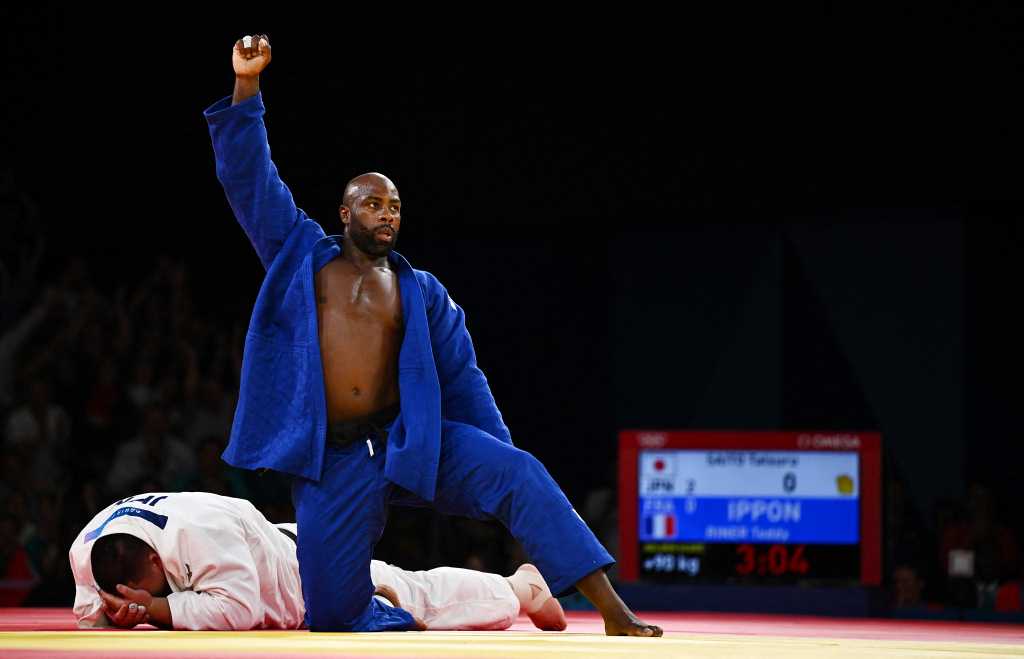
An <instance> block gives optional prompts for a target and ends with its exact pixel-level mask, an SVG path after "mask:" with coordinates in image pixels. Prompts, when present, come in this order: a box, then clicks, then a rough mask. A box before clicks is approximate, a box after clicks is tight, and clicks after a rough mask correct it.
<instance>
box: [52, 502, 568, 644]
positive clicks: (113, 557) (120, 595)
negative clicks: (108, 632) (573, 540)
mask: <svg viewBox="0 0 1024 659" xmlns="http://www.w3.org/2000/svg"><path fill="white" fill-rule="evenodd" d="M297 532H298V533H301V531H297V530H296V525H295V524H276V525H275V524H272V523H270V522H269V521H268V520H267V519H266V518H265V517H264V516H263V515H262V514H261V513H260V512H259V511H258V510H257V509H256V508H255V507H254V506H253V505H252V504H251V503H249V502H248V501H245V500H243V499H232V498H230V497H224V496H219V495H216V494H207V493H205V492H163V493H153V494H141V495H137V496H134V497H129V498H127V499H122V500H121V501H117V502H115V503H113V504H111V505H110V506H107V507H106V508H105V509H103V510H102V511H100V512H99V513H98V514H97V515H96V516H95V517H94V518H93V519H92V521H90V522H89V524H88V525H86V527H85V528H84V529H82V532H81V533H79V534H78V537H77V538H75V543H74V545H72V547H71V550H70V552H69V555H70V559H71V569H72V571H73V572H74V576H75V605H74V611H75V616H76V617H77V618H78V625H79V627H111V626H113V627H123V628H128V627H134V626H135V625H138V624H141V623H150V624H153V625H157V626H159V627H165V628H169V629H190V630H245V629H299V628H302V627H304V626H305V625H304V619H305V614H306V609H305V605H304V603H303V599H302V584H301V582H300V580H299V563H298V559H297V558H296V553H295V549H296V533H297ZM370 569H371V572H372V579H373V584H374V586H375V595H374V596H375V597H380V598H383V599H384V600H386V603H387V605H388V606H391V607H398V608H402V609H404V610H406V611H408V612H409V613H410V614H411V615H412V616H413V618H414V619H415V620H416V628H417V629H420V630H423V629H475V630H488V629H494V630H497V629H506V628H508V627H509V626H510V625H511V624H512V623H513V622H515V619H516V616H518V615H519V613H520V611H522V612H524V613H526V614H527V615H529V616H530V619H531V620H532V621H533V623H534V624H535V625H537V627H539V628H540V629H545V630H562V629H565V614H564V613H563V611H562V607H561V605H560V604H559V603H558V600H557V599H556V598H554V597H552V595H551V591H550V590H549V589H548V586H547V584H546V583H545V582H544V579H543V578H542V577H541V576H540V573H539V572H538V571H537V569H536V568H534V567H533V566H532V565H529V564H526V565H523V566H521V567H520V568H519V569H518V570H517V571H516V573H515V574H513V575H512V576H510V577H507V578H506V577H502V576H500V575H497V574H489V573H486V572H477V571H475V570H464V569H460V568H449V567H441V568H436V569H433V570H429V571H425V572H409V571H406V570H402V569H400V568H398V567H395V566H393V565H388V564H386V563H383V562H381V561H373V562H372V564H371V566H370Z"/></svg>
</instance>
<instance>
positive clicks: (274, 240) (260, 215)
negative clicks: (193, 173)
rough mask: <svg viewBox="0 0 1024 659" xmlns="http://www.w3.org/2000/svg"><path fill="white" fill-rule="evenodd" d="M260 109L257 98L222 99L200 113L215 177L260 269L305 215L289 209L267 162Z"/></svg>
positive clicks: (284, 190)
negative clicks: (207, 133) (234, 102)
mask: <svg viewBox="0 0 1024 659" xmlns="http://www.w3.org/2000/svg"><path fill="white" fill-rule="evenodd" d="M264 111H265V110H264V107H263V97H262V95H260V94H257V95H256V96H254V97H252V98H249V99H246V100H245V101H242V102H241V103H239V104H238V105H235V106H232V105H231V97H227V98H223V99H221V100H219V101H217V102H216V103H214V104H213V105H211V106H210V107H209V108H207V109H206V111H205V112H204V113H203V114H204V116H205V117H206V122H207V124H208V126H209V129H210V137H211V139H212V140H213V152H214V155H215V156H216V158H217V179H218V180H220V182H221V185H222V186H224V192H225V194H226V195H227V198H228V203H229V204H231V209H232V210H233V211H234V212H235V217H236V218H237V219H238V222H239V224H241V225H242V229H244V230H245V233H246V235H247V236H249V241H250V242H251V243H252V246H253V247H254V248H255V249H256V253H257V254H258V255H259V257H260V261H261V262H262V263H263V267H264V268H269V267H270V264H271V263H272V262H273V261H274V257H275V256H276V255H277V253H278V252H279V251H280V250H281V247H282V246H283V245H284V243H285V240H286V239H287V238H288V234H289V233H290V232H291V230H292V228H294V227H295V225H296V224H297V223H298V222H299V221H300V220H302V219H305V213H303V212H302V211H301V210H300V209H298V208H296V207H295V201H294V200H293V199H292V193H291V191H290V190H288V186H286V185H285V184H284V181H282V180H281V177H280V176H279V175H278V173H277V167H276V166H274V162H273V161H272V160H271V159H270V145H269V144H268V142H267V128H266V126H265V125H264V123H263V113H264Z"/></svg>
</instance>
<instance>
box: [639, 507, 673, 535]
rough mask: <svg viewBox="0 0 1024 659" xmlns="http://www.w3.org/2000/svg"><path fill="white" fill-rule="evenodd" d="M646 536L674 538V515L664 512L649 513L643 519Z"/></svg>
mask: <svg viewBox="0 0 1024 659" xmlns="http://www.w3.org/2000/svg"><path fill="white" fill-rule="evenodd" d="M644 522H645V525H646V526H647V528H646V531H647V535H648V537H651V538H658V539H661V538H674V537H675V535H676V516H675V515H669V514H664V513H659V514H657V515H649V516H648V517H647V518H646V519H645V520H644Z"/></svg>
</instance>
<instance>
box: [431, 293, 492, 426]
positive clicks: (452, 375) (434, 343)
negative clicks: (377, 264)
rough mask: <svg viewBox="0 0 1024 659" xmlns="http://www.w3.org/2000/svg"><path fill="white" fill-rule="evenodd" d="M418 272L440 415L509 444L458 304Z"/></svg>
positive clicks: (463, 314) (464, 317) (464, 316)
mask: <svg viewBox="0 0 1024 659" xmlns="http://www.w3.org/2000/svg"><path fill="white" fill-rule="evenodd" d="M422 276H423V289H424V291H423V294H424V298H425V300H426V305H427V322H428V323H429V324H430V346H431V348H432V349H433V352H434V362H435V364H436V366H437V377H438V380H439V381H440V383H441V415H442V416H443V417H444V418H445V419H449V420H451V421H459V422H461V423H467V424H469V425H472V426H476V427H477V428H480V429H481V430H483V431H484V432H486V433H488V434H490V435H492V436H494V437H496V438H498V439H499V440H501V441H503V442H505V443H506V444H511V443H512V435H511V434H510V433H509V431H508V427H507V426H506V425H505V422H504V420H502V418H501V412H500V411H498V406H497V404H496V403H495V402H494V395H493V394H492V393H491V388H490V386H488V384H487V378H486V377H484V374H483V371H481V370H480V368H479V367H477V365H476V351H475V350H474V349H473V339H471V338H470V336H469V330H467V329H466V315H465V313H463V311H462V307H460V306H459V305H457V304H455V302H454V301H453V300H452V298H451V297H450V296H449V295H448V291H446V290H445V288H444V286H442V285H441V282H439V281H438V280H437V278H436V277H434V276H433V275H431V274H429V273H422Z"/></svg>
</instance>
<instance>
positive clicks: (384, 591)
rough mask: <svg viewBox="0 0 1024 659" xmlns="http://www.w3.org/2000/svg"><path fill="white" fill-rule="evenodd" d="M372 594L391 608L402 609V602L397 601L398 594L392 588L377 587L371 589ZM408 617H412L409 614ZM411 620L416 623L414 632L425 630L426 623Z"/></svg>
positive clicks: (417, 619)
mask: <svg viewBox="0 0 1024 659" xmlns="http://www.w3.org/2000/svg"><path fill="white" fill-rule="evenodd" d="M373 594H374V595H380V596H381V597H383V598H384V599H386V600H387V601H389V602H391V606H393V607H395V608H396V609H400V608H402V602H401V601H399V599H398V593H396V592H395V589H394V588H392V587H391V586H384V585H381V586H377V587H376V588H374V589H373ZM409 615H412V614H411V613H410V614H409ZM412 619H413V622H415V623H416V631H418V632H423V631H426V630H427V623H425V622H423V621H422V620H420V619H419V618H417V617H416V616H412Z"/></svg>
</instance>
